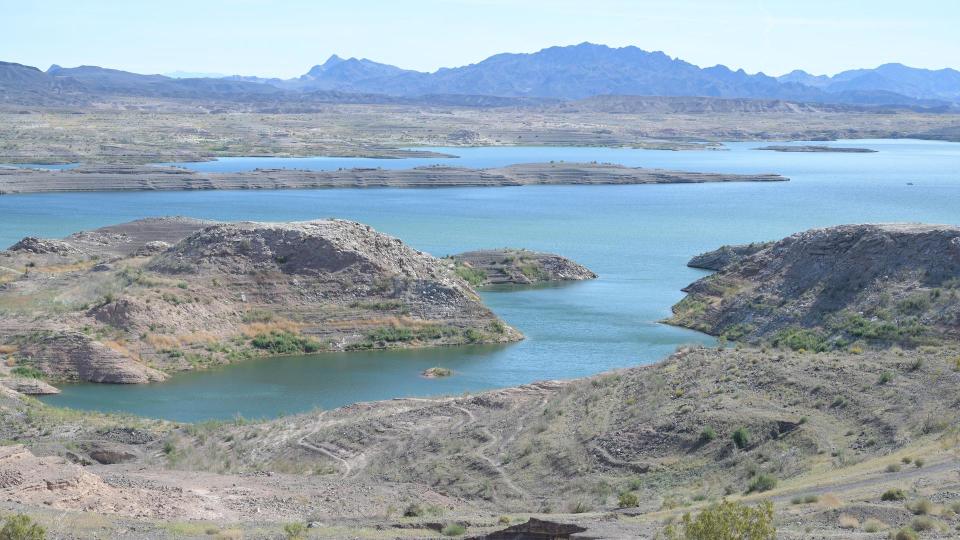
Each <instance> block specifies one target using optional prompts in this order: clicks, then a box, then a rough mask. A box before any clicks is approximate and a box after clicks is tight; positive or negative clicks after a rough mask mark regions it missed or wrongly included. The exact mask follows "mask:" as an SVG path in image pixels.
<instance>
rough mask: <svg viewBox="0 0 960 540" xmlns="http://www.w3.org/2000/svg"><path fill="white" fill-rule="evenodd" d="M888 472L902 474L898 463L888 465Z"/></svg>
mask: <svg viewBox="0 0 960 540" xmlns="http://www.w3.org/2000/svg"><path fill="white" fill-rule="evenodd" d="M887 472H891V473H892V472H900V465H899V464H897V463H891V464H889V465H887Z"/></svg>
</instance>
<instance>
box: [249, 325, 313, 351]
mask: <svg viewBox="0 0 960 540" xmlns="http://www.w3.org/2000/svg"><path fill="white" fill-rule="evenodd" d="M250 344H251V345H253V346H254V347H256V348H257V349H261V350H265V351H270V352H271V353H273V354H297V353H311V352H317V351H318V350H320V343H319V342H318V341H316V340H314V339H311V338H307V337H303V336H299V335H297V334H294V333H293V332H288V331H276V330H274V331H272V332H270V333H265V334H257V335H256V336H255V337H254V338H253V339H252V340H251V341H250Z"/></svg>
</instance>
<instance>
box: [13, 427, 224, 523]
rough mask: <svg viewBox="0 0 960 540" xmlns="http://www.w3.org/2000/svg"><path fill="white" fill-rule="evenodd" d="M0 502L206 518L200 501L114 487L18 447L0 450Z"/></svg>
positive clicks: (187, 496)
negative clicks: (0, 500)
mask: <svg viewBox="0 0 960 540" xmlns="http://www.w3.org/2000/svg"><path fill="white" fill-rule="evenodd" d="M0 499H2V500H4V501H15V502H17V503H20V504H26V505H30V506H35V507H48V508H53V509H56V510H72V511H84V512H101V513H111V514H120V515H127V516H139V517H154V518H171V517H174V516H176V517H179V518H183V517H188V518H193V519H204V518H210V517H212V516H211V513H210V512H208V511H206V510H205V508H204V506H205V505H204V503H203V501H202V499H201V498H200V497H197V496H195V495H192V494H188V493H183V492H182V490H181V492H179V493H178V492H173V491H170V490H168V491H166V492H161V493H157V492H148V491H146V490H143V489H137V488H129V487H114V486H112V485H110V484H108V483H106V482H104V481H103V479H102V478H100V477H99V476H97V475H96V474H93V473H90V472H87V471H86V470H84V468H83V467H81V466H79V465H76V464H73V463H71V462H69V461H68V460H66V459H64V458H62V457H56V456H44V457H39V456H35V455H34V454H33V453H32V452H30V450H28V449H26V448H25V447H24V446H23V445H19V444H18V445H12V446H3V447H0Z"/></svg>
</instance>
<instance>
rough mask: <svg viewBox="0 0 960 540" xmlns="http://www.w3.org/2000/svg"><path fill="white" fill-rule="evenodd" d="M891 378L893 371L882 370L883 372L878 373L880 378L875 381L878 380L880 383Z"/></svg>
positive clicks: (884, 382) (885, 382)
mask: <svg viewBox="0 0 960 540" xmlns="http://www.w3.org/2000/svg"><path fill="white" fill-rule="evenodd" d="M892 380H893V373H890V372H889V371H884V372H883V373H881V374H880V380H878V381H877V382H879V383H880V384H887V383H888V382H890V381H892Z"/></svg>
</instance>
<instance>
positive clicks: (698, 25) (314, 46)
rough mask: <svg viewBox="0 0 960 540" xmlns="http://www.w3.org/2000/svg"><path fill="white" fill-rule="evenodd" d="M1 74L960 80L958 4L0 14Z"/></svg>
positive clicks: (742, 0)
mask: <svg viewBox="0 0 960 540" xmlns="http://www.w3.org/2000/svg"><path fill="white" fill-rule="evenodd" d="M0 20H2V21H3V31H2V32H0V60H6V61H13V62H19V63H22V64H28V65H33V66H37V67H39V68H41V69H46V68H47V67H48V66H49V65H50V64H53V63H56V64H60V65H62V66H66V67H71V66H77V65H81V64H88V65H100V66H106V67H113V68H118V69H124V70H128V71H135V72H139V73H165V72H172V71H176V70H183V71H190V72H215V73H224V74H244V75H261V76H280V77H292V76H297V75H300V74H302V73H304V72H306V71H307V69H309V68H310V66H312V65H314V64H318V63H322V62H323V61H324V60H325V59H326V58H327V57H328V56H330V55H331V54H334V53H336V54H339V55H341V56H344V57H349V56H356V57H366V58H370V59H372V60H377V61H380V62H386V63H390V64H395V65H398V66H400V67H404V68H410V69H419V70H424V71H433V70H435V69H437V68H439V67H453V66H459V65H464V64H469V63H474V62H478V61H480V60H482V59H484V58H486V57H487V56H490V55H492V54H496V53H499V52H533V51H536V50H539V49H541V48H544V47H548V46H552V45H571V44H576V43H580V42H583V41H591V42H594V43H603V44H607V45H610V46H625V45H636V46H637V47H640V48H642V49H646V50H662V51H664V52H665V53H667V54H669V55H670V56H673V57H679V58H682V59H684V60H687V61H688V62H692V63H694V64H697V65H699V66H702V67H706V66H711V65H715V64H718V63H722V64H726V65H727V66H729V67H731V68H733V69H737V68H743V69H745V70H746V71H748V72H750V73H754V72H757V71H763V72H764V73H767V74H769V75H780V74H782V73H785V72H787V71H790V70H792V69H794V68H800V69H805V70H807V71H810V72H812V73H816V74H822V73H827V74H833V73H836V72H838V71H842V70H844V69H850V68H856V67H876V66H877V65H879V64H882V63H886V62H901V63H904V64H908V65H911V66H915V67H925V68H942V67H953V68H960V31H958V28H960V1H958V0H911V1H905V0H896V1H894V0H769V1H761V0H588V1H574V0H393V1H390V0H350V1H344V2H333V1H323V0H315V1H309V0H163V1H152V0H140V1H132V0H126V1H121V0H113V1H111V0H82V1H81V0H0Z"/></svg>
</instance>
